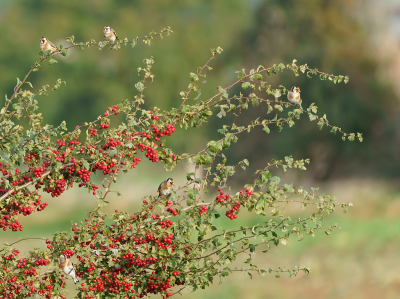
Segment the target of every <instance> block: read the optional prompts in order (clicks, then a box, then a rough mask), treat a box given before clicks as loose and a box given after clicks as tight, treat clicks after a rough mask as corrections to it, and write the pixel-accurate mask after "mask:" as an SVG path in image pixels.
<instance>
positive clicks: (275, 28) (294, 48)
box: [240, 0, 400, 179]
mask: <svg viewBox="0 0 400 299" xmlns="http://www.w3.org/2000/svg"><path fill="white" fill-rule="evenodd" d="M363 5H364V4H363V3H360V2H358V1H317V0H307V1H294V0H291V1H275V0H271V1H258V2H257V8H256V9H255V24H257V26H255V27H254V28H251V29H250V31H248V32H246V33H244V34H243V36H242V38H241V39H242V42H241V44H242V45H243V47H242V48H241V49H240V51H241V56H242V57H243V59H246V60H247V65H248V66H249V67H255V66H256V65H255V64H256V62H257V61H263V63H265V64H266V65H268V64H269V63H271V62H272V61H283V62H288V61H291V60H292V59H294V58H295V59H297V60H299V62H301V63H302V62H305V61H307V62H308V64H309V66H310V67H311V68H313V67H318V68H321V67H323V68H325V69H330V70H332V71H333V72H339V73H346V74H349V76H350V83H349V84H347V85H346V86H342V88H339V89H337V88H336V89H335V88H334V87H332V85H331V84H328V82H327V83H326V84H318V85H315V84H314V83H313V82H312V81H310V80H308V79H307V78H306V77H298V78H297V79H293V78H290V77H286V78H284V79H283V81H282V82H284V85H287V86H290V85H297V86H300V87H301V90H302V99H303V107H306V106H308V105H310V104H311V103H313V102H314V103H316V105H317V106H318V107H319V108H320V111H321V112H323V113H326V114H327V116H329V118H330V120H331V122H332V124H335V123H336V124H338V123H340V124H341V126H342V128H344V129H346V130H353V131H360V132H363V134H364V137H365V142H366V143H367V144H368V146H362V147H360V145H359V144H354V143H353V144H352V145H351V146H349V147H346V148H344V147H342V146H341V140H339V139H338V138H334V137H333V138H332V136H328V135H326V134H323V133H320V132H319V131H318V129H317V128H315V127H312V126H311V127H310V125H309V123H308V121H307V122H300V123H299V125H300V126H301V129H300V130H298V131H297V130H296V131H291V132H287V135H286V134H285V135H283V134H274V136H273V137H274V138H273V140H272V141H271V140H268V141H266V140H265V139H258V138H257V136H255V135H249V136H248V139H257V141H258V146H256V147H254V148H253V152H254V155H253V157H254V160H255V161H258V160H259V159H260V157H261V156H262V155H265V153H266V152H267V153H269V154H270V155H271V156H274V157H279V156H281V155H285V154H287V153H289V152H293V149H295V150H297V155H298V156H297V157H299V156H310V157H311V162H312V163H311V165H310V167H311V168H312V169H313V171H314V177H315V178H316V179H324V178H327V177H328V176H329V175H331V174H332V172H334V171H337V172H340V175H342V174H343V172H344V171H346V172H347V173H350V174H355V173H358V174H359V173H362V172H363V171H364V170H366V169H368V170H370V171H371V170H372V171H374V170H380V171H381V173H382V174H384V173H390V174H393V171H395V173H396V174H400V172H399V171H398V163H399V162H400V161H399V160H398V158H397V163H395V164H394V163H393V159H394V158H395V157H396V156H397V154H396V151H395V148H393V147H392V142H391V138H390V136H392V134H393V130H394V129H392V128H393V121H390V118H389V116H390V115H391V111H392V110H393V108H394V107H395V105H396V104H397V103H396V102H395V96H394V93H393V90H392V88H391V86H389V84H388V83H386V82H383V81H382V80H380V78H379V77H378V73H377V68H378V67H379V61H377V58H376V57H375V55H374V54H375V53H373V52H372V51H371V40H370V32H367V31H366V28H367V27H366V26H364V22H366V21H368V15H365V16H364V17H363V18H360V17H359V13H360V10H361V11H362V10H363V9H364V8H363ZM356 16H357V18H356ZM247 53H252V55H246V54H247ZM280 82H281V81H280ZM270 83H272V84H276V83H277V81H276V78H271V79H270ZM249 117H250V116H249ZM304 118H306V116H304ZM299 132H301V133H299ZM316 134H318V136H319V138H318V142H316V143H315V142H313V141H312V140H315V135H316ZM247 142H249V140H248V141H245V142H244V143H247ZM382 152H384V153H385V155H382ZM343 157H346V159H341V158H343ZM349 160H350V161H353V162H352V163H349V162H348V161H349ZM342 161H346V162H342ZM313 162H314V163H313ZM354 166H357V168H356V170H352V169H355V168H354ZM348 171H350V172H348Z"/></svg>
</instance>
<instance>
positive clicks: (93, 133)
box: [89, 128, 97, 137]
mask: <svg viewBox="0 0 400 299" xmlns="http://www.w3.org/2000/svg"><path fill="white" fill-rule="evenodd" d="M89 133H90V136H92V137H96V136H97V129H94V128H89Z"/></svg>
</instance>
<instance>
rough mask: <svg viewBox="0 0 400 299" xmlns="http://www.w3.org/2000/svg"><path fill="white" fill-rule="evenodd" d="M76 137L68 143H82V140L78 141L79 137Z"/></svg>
mask: <svg viewBox="0 0 400 299" xmlns="http://www.w3.org/2000/svg"><path fill="white" fill-rule="evenodd" d="M74 139H75V140H70V141H68V144H69V145H79V144H81V143H80V141H78V137H75V138H74Z"/></svg>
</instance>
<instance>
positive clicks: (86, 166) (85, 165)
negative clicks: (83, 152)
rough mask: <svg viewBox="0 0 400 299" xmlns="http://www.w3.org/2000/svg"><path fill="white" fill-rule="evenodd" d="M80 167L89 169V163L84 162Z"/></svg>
mask: <svg viewBox="0 0 400 299" xmlns="http://www.w3.org/2000/svg"><path fill="white" fill-rule="evenodd" d="M82 165H83V167H85V168H86V169H90V166H89V163H88V162H87V161H86V160H83V161H82Z"/></svg>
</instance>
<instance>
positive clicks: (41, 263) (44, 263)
mask: <svg viewBox="0 0 400 299" xmlns="http://www.w3.org/2000/svg"><path fill="white" fill-rule="evenodd" d="M48 263H50V260H48V259H37V260H36V261H35V264H36V265H37V266H47V264H48Z"/></svg>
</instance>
